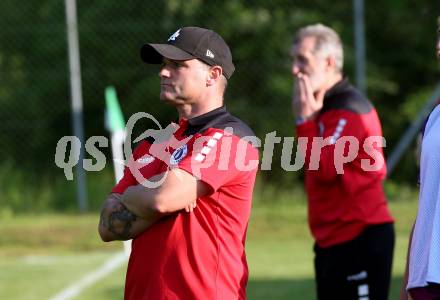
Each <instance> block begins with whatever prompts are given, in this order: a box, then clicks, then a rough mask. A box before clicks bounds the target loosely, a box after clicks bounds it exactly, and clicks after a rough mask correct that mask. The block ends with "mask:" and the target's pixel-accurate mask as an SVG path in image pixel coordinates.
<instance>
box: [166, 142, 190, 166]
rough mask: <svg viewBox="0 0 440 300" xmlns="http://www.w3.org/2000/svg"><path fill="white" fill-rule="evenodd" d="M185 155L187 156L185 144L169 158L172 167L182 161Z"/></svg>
mask: <svg viewBox="0 0 440 300" xmlns="http://www.w3.org/2000/svg"><path fill="white" fill-rule="evenodd" d="M186 154H188V145H186V144H185V145H183V146H181V147H179V148H177V149H176V150H174V152H173V154H172V155H171V158H170V164H171V165H172V166H175V165H177V164H178V163H179V162H180V161H181V160H182V159H184V158H185V156H186Z"/></svg>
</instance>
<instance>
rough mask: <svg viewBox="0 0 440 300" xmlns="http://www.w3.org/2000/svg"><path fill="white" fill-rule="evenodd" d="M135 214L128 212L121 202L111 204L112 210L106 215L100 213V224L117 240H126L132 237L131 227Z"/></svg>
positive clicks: (135, 217)
mask: <svg viewBox="0 0 440 300" xmlns="http://www.w3.org/2000/svg"><path fill="white" fill-rule="evenodd" d="M136 219H137V216H136V215H135V214H133V213H132V212H130V211H129V210H128V209H127V207H125V205H124V204H123V203H121V202H118V203H115V204H114V205H113V206H112V212H111V213H110V214H109V215H106V214H105V213H104V211H103V212H102V213H101V225H102V226H103V227H105V228H106V229H107V230H108V231H110V232H111V233H113V234H114V235H115V238H116V239H118V240H128V239H130V238H132V236H131V232H130V230H131V228H132V225H133V222H135V221H136Z"/></svg>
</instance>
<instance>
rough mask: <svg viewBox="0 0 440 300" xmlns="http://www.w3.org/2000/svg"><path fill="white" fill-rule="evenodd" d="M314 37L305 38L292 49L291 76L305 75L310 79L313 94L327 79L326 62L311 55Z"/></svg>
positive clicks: (313, 54)
mask: <svg viewBox="0 0 440 300" xmlns="http://www.w3.org/2000/svg"><path fill="white" fill-rule="evenodd" d="M314 48H315V37H306V38H303V39H302V40H300V41H299V42H298V43H296V44H294V45H293V47H292V52H291V55H292V58H293V64H292V74H293V75H294V76H297V75H298V73H302V74H305V75H307V76H308V77H309V78H310V82H311V84H312V89H313V92H317V91H318V90H320V89H321V88H322V87H323V85H324V83H325V81H326V79H327V76H328V75H327V74H328V70H327V60H326V58H325V57H322V56H320V55H319V54H315V53H313V50H314Z"/></svg>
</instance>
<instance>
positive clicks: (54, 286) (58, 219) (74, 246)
mask: <svg viewBox="0 0 440 300" xmlns="http://www.w3.org/2000/svg"><path fill="white" fill-rule="evenodd" d="M67 2H71V4H72V3H74V2H73V0H67V1H66V2H65V1H61V0H43V1H42V0H38V1H37V0H27V1H21V2H20V1H18V2H17V1H12V0H2V1H1V2H0V104H1V108H0V124H1V125H0V157H1V158H2V159H1V160H0V298H1V299H54V298H51V297H53V296H54V295H57V293H59V292H61V291H63V289H65V288H66V287H69V286H70V285H71V284H75V282H78V281H79V280H81V279H82V278H84V277H85V276H86V275H87V274H89V272H91V271H93V270H96V269H98V268H99V267H100V266H101V265H102V264H103V263H105V262H106V261H109V260H111V259H110V258H111V257H113V256H112V255H114V254H115V253H118V252H119V251H120V250H121V249H122V245H121V244H120V243H111V244H105V243H102V242H100V241H99V238H98V236H97V233H96V225H97V222H98V212H99V207H100V205H101V203H102V201H103V200H104V199H105V197H106V195H107V193H108V192H109V191H110V189H111V188H112V186H113V185H114V180H115V179H114V175H113V165H112V160H111V157H112V156H111V149H110V147H107V148H100V150H101V151H102V152H104V154H105V156H106V158H107V163H106V165H105V168H104V169H103V170H101V171H99V172H87V173H86V174H85V177H83V178H84V184H85V185H84V188H85V190H84V191H85V195H84V199H83V201H85V202H84V203H85V205H83V206H81V205H79V204H78V197H79V195H78V191H77V187H78V182H77V177H74V178H75V180H72V181H68V180H66V178H65V176H64V172H63V170H62V169H60V168H58V167H57V166H56V164H55V149H56V145H57V142H58V141H59V140H60V139H61V138H62V137H63V136H71V135H74V134H75V133H74V130H73V117H72V104H71V87H70V80H71V77H70V73H69V50H68V39H67V36H68V35H67V33H68V29H67V21H66V3H67ZM356 2H358V3H359V2H360V1H356V0H355V1H341V0H336V1H332V2H331V3H330V2H329V1H324V0H313V1H287V0H272V1H258V0H254V1H249V0H247V1H246V0H226V1H203V0H185V1H183V0H182V1H180V0H168V1H165V0H164V1H157V0H156V1H154V0H150V1H139V0H127V1H115V0H107V1H84V0H78V1H76V9H77V12H76V13H77V31H78V42H79V53H80V63H81V73H80V75H81V82H82V89H81V91H82V101H83V110H82V111H83V112H82V125H83V132H84V139H85V140H87V139H88V138H89V137H91V136H106V137H108V138H109V132H108V131H107V130H106V127H105V120H104V119H105V118H104V112H105V89H106V87H108V86H113V87H115V89H116V91H117V95H118V98H119V102H120V105H121V109H122V112H123V115H124V117H125V120H127V119H128V118H129V117H130V116H131V115H132V114H133V113H135V112H138V111H142V112H148V113H150V114H152V115H153V116H154V117H155V118H156V119H158V120H159V122H160V123H161V124H162V125H166V124H167V123H168V122H169V121H170V120H174V119H176V117H177V115H176V112H175V111H174V109H173V108H171V107H167V106H165V105H162V104H161V103H160V101H159V99H158V95H159V88H160V87H159V77H158V76H157V74H158V71H159V67H156V66H149V65H145V64H143V63H141V61H140V58H139V49H140V47H141V46H142V45H143V44H144V43H145V42H164V41H166V39H167V38H168V37H169V36H170V35H171V34H172V33H174V32H175V31H176V30H177V29H178V28H179V27H182V26H200V27H207V28H211V29H213V30H215V31H216V32H218V33H220V34H221V35H222V36H223V38H224V39H225V40H226V41H227V42H228V44H229V46H230V47H231V50H232V53H233V58H234V62H235V65H236V72H235V74H234V76H233V77H232V78H231V80H230V82H229V84H228V89H227V94H226V105H227V107H228V109H229V110H230V111H231V112H233V113H234V114H235V115H238V116H240V118H242V119H243V120H245V121H246V122H247V123H248V124H249V125H250V126H251V128H253V129H254V131H255V132H256V133H257V135H258V136H259V137H260V138H261V139H262V140H264V137H265V135H266V134H267V133H269V132H272V131H276V132H277V136H282V137H286V136H287V137H289V136H294V135H295V132H294V125H293V123H294V122H293V118H292V116H291V113H290V99H291V91H292V76H291V73H290V66H291V59H290V56H289V50H290V46H291V43H292V39H293V35H294V33H295V31H296V30H297V29H298V28H299V27H301V26H304V25H307V24H310V23H316V22H321V23H323V24H326V25H329V26H331V27H333V28H334V29H335V30H336V31H337V32H339V34H340V35H341V38H342V40H343V43H344V50H345V66H344V71H345V74H346V75H347V76H348V77H349V78H350V79H351V80H352V82H353V83H354V84H355V83H357V82H358V81H357V75H356V71H357V70H359V69H357V67H358V68H359V65H358V64H357V63H356V47H355V41H356V38H360V36H359V34H362V33H363V34H364V35H362V38H364V43H365V60H364V61H363V62H364V63H365V70H366V72H365V81H364V84H365V89H364V90H365V93H366V94H367V95H368V97H369V98H370V99H371V100H372V102H373V103H374V105H375V106H376V109H377V111H378V113H379V115H380V117H381V120H382V125H383V131H384V136H385V138H386V148H385V153H386V155H387V156H388V157H389V156H390V154H391V153H392V151H393V150H394V149H395V148H396V146H397V145H398V143H399V141H400V140H401V138H402V136H404V132H405V131H406V130H407V128H408V127H409V126H410V125H411V123H412V122H414V120H416V119H417V117H418V116H419V113H420V111H421V110H422V108H423V107H424V105H425V103H426V102H427V101H428V99H429V98H430V97H431V96H432V93H433V92H434V90H435V88H436V85H437V84H438V83H439V79H440V76H439V73H438V64H437V62H436V59H435V52H434V46H435V41H436V35H437V31H436V18H437V16H438V15H439V12H440V2H439V1H438V0H418V1H413V0H385V1H384V0H381V1H379V0H369V1H365V4H364V10H363V11H362V14H361V15H358V17H357V19H356V18H355V17H354V16H355V9H354V8H355V3H356ZM360 19H362V20H363V22H364V23H362V24H363V26H364V31H363V32H362V31H359V32H358V33H357V34H358V35H356V30H355V29H356V25H355V24H356V20H357V21H360ZM358 24H359V23H358ZM358 63H359V61H358ZM140 129H142V128H140ZM143 129H146V128H143ZM109 146H110V144H109ZM414 149H415V142H414V141H412V142H411V143H410V147H408V148H407V149H406V150H405V151H403V156H402V158H401V159H400V160H399V161H398V163H397V164H396V168H395V169H394V170H393V172H392V173H391V174H390V177H389V179H388V181H387V182H386V184H385V189H386V191H387V195H388V198H389V201H390V204H391V208H392V210H393V213H394V215H395V216H396V226H397V229H398V245H397V247H396V255H395V257H396V259H395V263H394V265H395V266H394V273H393V274H394V277H393V286H392V293H393V294H392V295H394V296H395V297H396V295H397V293H398V289H399V288H400V279H401V275H402V272H403V267H404V265H403V260H404V256H405V254H406V241H407V237H408V232H409V230H410V227H411V225H412V221H413V218H414V217H415V214H416V209H417V202H416V201H417V176H418V169H417V166H416V163H415V161H416V159H415V157H416V156H415V155H414ZM86 158H90V157H87V156H86ZM74 172H75V175H76V172H77V171H76V169H75V171H74ZM254 203H255V204H254V211H253V215H252V220H251V224H250V228H249V239H248V256H249V266H250V274H251V278H250V284H249V289H248V294H249V299H314V282H313V261H312V259H313V256H312V244H313V242H312V240H311V238H310V235H309V232H308V228H307V220H306V206H305V196H304V192H303V188H302V172H286V171H284V170H283V169H282V168H281V147H276V148H275V154H274V156H273V164H272V170H271V171H260V172H259V177H258V186H257V191H256V193H255V199H254ZM124 274H125V266H124V263H122V264H121V265H118V266H117V267H115V269H112V270H111V271H109V272H107V273H106V275H105V276H104V275H103V276H102V277H100V279H99V280H96V281H95V282H94V283H93V285H89V286H87V285H85V287H84V288H83V289H80V290H81V292H79V294H78V295H76V296H75V297H76V298H75V297H73V296H71V297H73V298H75V299H120V298H122V289H123V284H124ZM35 276H36V277H35ZM31 278H33V279H31ZM57 299H68V298H57Z"/></svg>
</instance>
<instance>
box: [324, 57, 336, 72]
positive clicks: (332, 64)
mask: <svg viewBox="0 0 440 300" xmlns="http://www.w3.org/2000/svg"><path fill="white" fill-rule="evenodd" d="M325 62H326V66H327V68H328V69H330V70H334V69H336V59H335V57H334V56H331V55H329V56H327V58H326V59H325Z"/></svg>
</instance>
